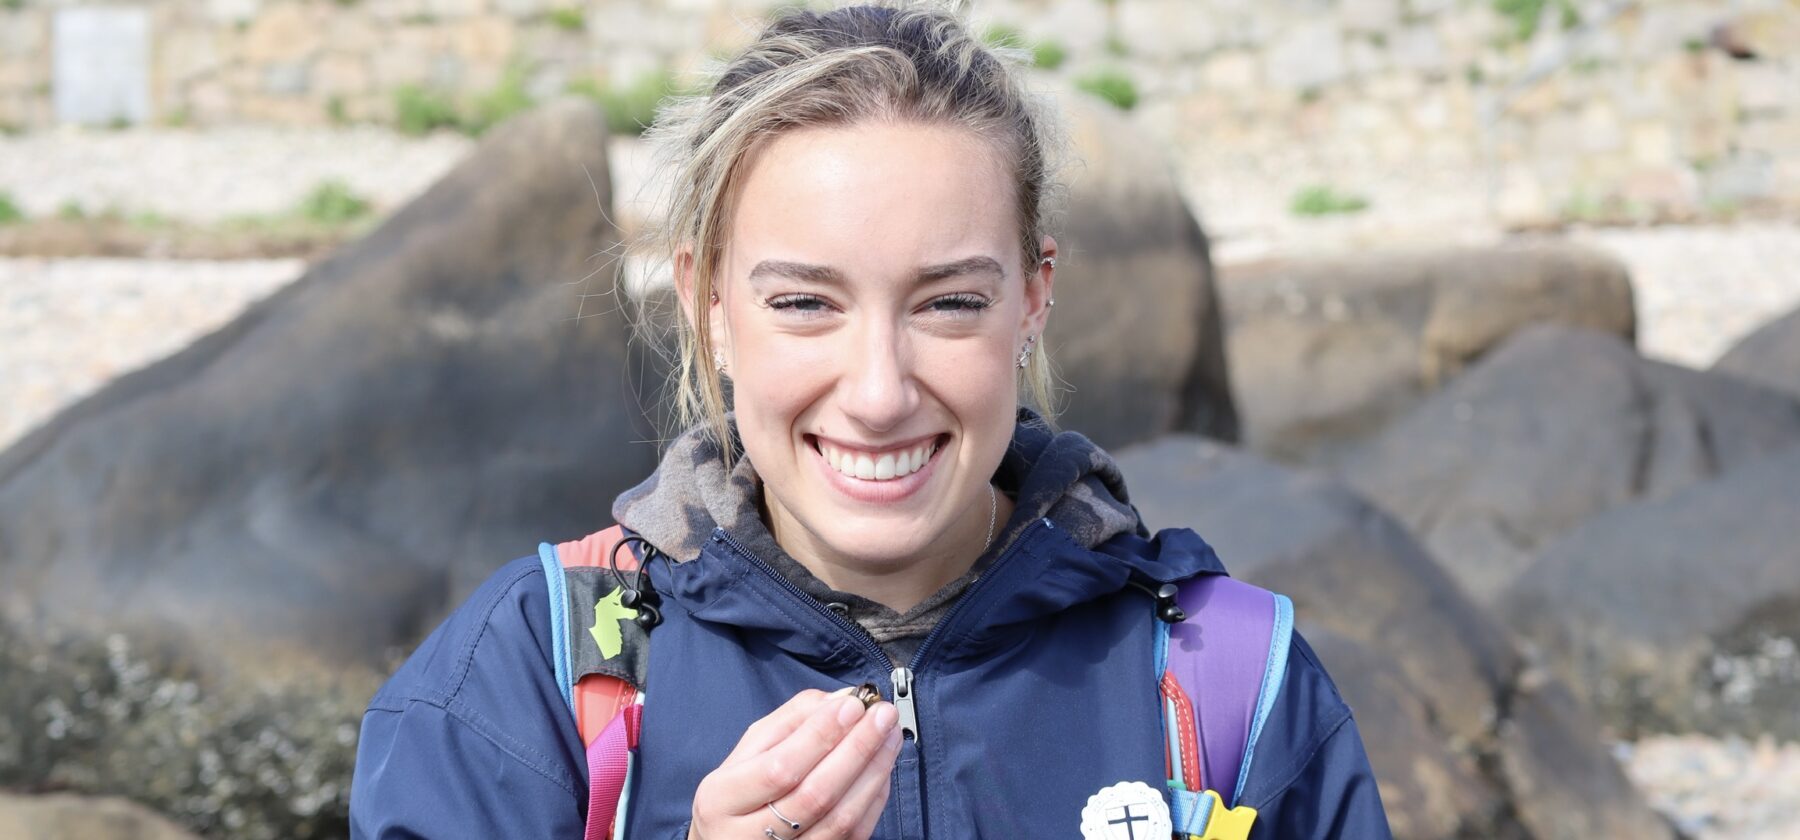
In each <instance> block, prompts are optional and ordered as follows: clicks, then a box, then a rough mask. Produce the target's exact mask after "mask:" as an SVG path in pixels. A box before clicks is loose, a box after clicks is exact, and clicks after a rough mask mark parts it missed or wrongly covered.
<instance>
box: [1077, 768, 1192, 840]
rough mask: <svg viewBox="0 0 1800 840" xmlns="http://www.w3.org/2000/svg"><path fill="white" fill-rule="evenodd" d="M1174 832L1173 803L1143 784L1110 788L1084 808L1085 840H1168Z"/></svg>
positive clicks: (1111, 786) (1125, 783)
mask: <svg viewBox="0 0 1800 840" xmlns="http://www.w3.org/2000/svg"><path fill="white" fill-rule="evenodd" d="M1174 831H1175V826H1174V825H1173V824H1172V823H1171V822H1170V821H1169V803H1167V802H1164V801H1163V798H1162V794H1160V793H1157V792H1156V789H1155V788H1152V787H1150V786H1149V785H1147V784H1144V783H1143V782H1119V783H1118V784H1115V785H1107V786H1106V787H1103V788H1101V789H1100V792H1099V793H1096V794H1094V795H1093V796H1090V797H1088V801H1087V807H1085V808H1082V809H1081V836H1082V837H1083V838H1084V840H1165V838H1167V837H1168V836H1169V835H1170V834H1172V833H1174Z"/></svg>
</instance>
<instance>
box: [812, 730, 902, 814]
mask: <svg viewBox="0 0 1800 840" xmlns="http://www.w3.org/2000/svg"><path fill="white" fill-rule="evenodd" d="M899 755H900V728H899V727H894V728H893V730H891V731H890V732H889V733H888V734H887V735H886V736H884V737H883V739H882V742H881V747H880V749H878V750H877V751H876V753H875V757H874V759H873V760H871V761H870V762H869V763H868V764H866V765H864V766H863V769H862V773H861V774H860V775H858V776H857V777H856V781H854V782H852V783H851V784H850V789H849V790H847V791H845V792H844V795H843V797H842V798H840V799H839V800H838V803H837V807H836V808H834V809H833V810H832V812H831V813H830V814H827V815H826V816H825V818H824V819H823V820H822V821H821V822H820V823H819V825H817V826H815V827H812V828H808V829H807V830H806V833H805V834H803V835H801V837H803V838H805V840H829V838H839V837H844V838H851V840H868V838H869V837H870V836H871V835H873V834H874V833H875V826H876V824H878V823H880V822H881V812H882V811H883V810H885V809H886V808H887V801H888V791H889V786H890V785H892V784H893V781H894V759H895V758H896V757H897V756H899Z"/></svg>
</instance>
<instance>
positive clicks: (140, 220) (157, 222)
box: [107, 210, 175, 230]
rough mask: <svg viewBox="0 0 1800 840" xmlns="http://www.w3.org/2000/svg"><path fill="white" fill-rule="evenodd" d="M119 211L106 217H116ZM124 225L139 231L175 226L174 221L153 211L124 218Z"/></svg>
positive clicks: (140, 211)
mask: <svg viewBox="0 0 1800 840" xmlns="http://www.w3.org/2000/svg"><path fill="white" fill-rule="evenodd" d="M118 214H119V211H117V210H113V211H111V212H110V213H108V214H107V215H109V216H112V217H115V218H116V217H117V216H118ZM125 223H126V224H129V225H131V226H132V227H134V228H138V229H140V230H163V229H166V228H171V227H174V226H175V221H174V220H173V219H170V218H169V217H168V216H164V215H163V214H161V213H158V212H156V211H155V210H139V211H137V212H135V213H132V214H131V215H130V216H128V217H126V219H125Z"/></svg>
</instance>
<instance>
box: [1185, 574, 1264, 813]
mask: <svg viewBox="0 0 1800 840" xmlns="http://www.w3.org/2000/svg"><path fill="white" fill-rule="evenodd" d="M1177 604H1178V605H1179V606H1180V607H1181V609H1182V611H1183V612H1185V613H1186V614H1187V617H1186V619H1185V620H1184V621H1182V622H1180V623H1177V624H1168V623H1166V622H1163V621H1160V620H1159V621H1158V622H1157V627H1158V631H1157V641H1156V645H1157V650H1156V655H1157V660H1158V667H1159V669H1160V671H1161V673H1162V694H1163V713H1164V720H1163V722H1164V726H1165V729H1166V731H1167V733H1168V736H1169V737H1168V756H1169V779H1168V784H1169V789H1170V794H1171V798H1172V802H1173V807H1172V808H1171V809H1170V810H1171V817H1172V818H1173V821H1174V823H1175V826H1176V829H1177V832H1178V834H1180V835H1181V836H1183V837H1198V838H1204V840H1214V838H1218V840H1232V839H1233V838H1242V837H1245V836H1247V835H1248V833H1249V828H1250V824H1251V822H1253V821H1254V820H1255V817H1256V812H1255V810H1254V809H1251V808H1248V807H1243V806H1241V805H1240V803H1239V802H1238V801H1237V799H1238V796H1239V795H1240V794H1242V792H1243V789H1244V784H1245V782H1246V781H1247V780H1248V779H1249V777H1250V767H1251V764H1252V761H1253V760H1254V758H1255V754H1256V742H1257V739H1258V738H1260V737H1261V735H1262V730H1263V726H1264V724H1265V723H1266V722H1267V720H1268V717H1269V714H1270V713H1271V712H1272V711H1273V710H1274V708H1275V699H1276V696H1277V695H1278V694H1279V693H1280V691H1281V683H1282V680H1283V678H1284V677H1285V676H1286V673H1287V659H1288V646H1289V643H1290V641H1291V640H1292V638H1293V630H1294V607H1293V602H1292V601H1289V600H1288V599H1287V598H1286V597H1285V596H1283V595H1279V594H1276V593H1273V592H1269V591H1268V590H1265V589H1260V588H1258V587H1255V586H1251V585H1249V584H1247V583H1243V582H1242V581H1237V580H1233V579H1232V578H1229V577H1226V576H1225V575H1202V576H1200V577H1196V578H1192V579H1190V580H1188V581H1186V582H1184V583H1182V584H1181V586H1180V592H1179V594H1178V595H1177ZM1194 765H1198V766H1194Z"/></svg>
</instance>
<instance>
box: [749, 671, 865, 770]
mask: <svg viewBox="0 0 1800 840" xmlns="http://www.w3.org/2000/svg"><path fill="white" fill-rule="evenodd" d="M845 690H848V689H844V690H840V691H838V692H834V693H832V694H827V693H825V692H823V691H820V690H818V689H816V688H809V689H807V690H805V691H802V692H800V693H799V694H796V695H794V696H792V697H789V698H788V701H787V702H786V703H783V704H781V706H780V707H779V708H777V709H776V710H775V711H773V712H770V713H768V714H766V715H764V716H763V717H762V719H761V720H758V721H757V722H755V723H753V724H750V728H748V729H746V730H744V736H743V737H742V738H739V739H738V742H737V746H735V747H732V748H731V754H730V755H727V756H725V760H724V761H722V762H720V764H719V766H721V767H723V766H725V765H727V764H731V763H732V762H734V761H737V760H739V759H742V758H745V757H747V756H753V755H756V754H758V753H761V752H764V751H766V750H767V749H768V748H770V747H772V746H775V745H776V744H779V743H781V741H782V739H784V738H786V737H787V736H789V735H792V734H794V730H796V729H799V728H800V724H802V723H805V722H806V718H807V716H809V715H811V714H812V713H813V712H814V711H815V710H816V709H818V708H819V704H820V703H823V702H825V701H826V700H828V699H830V698H831V697H833V696H835V695H836V694H841V693H843V691H845Z"/></svg>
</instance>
